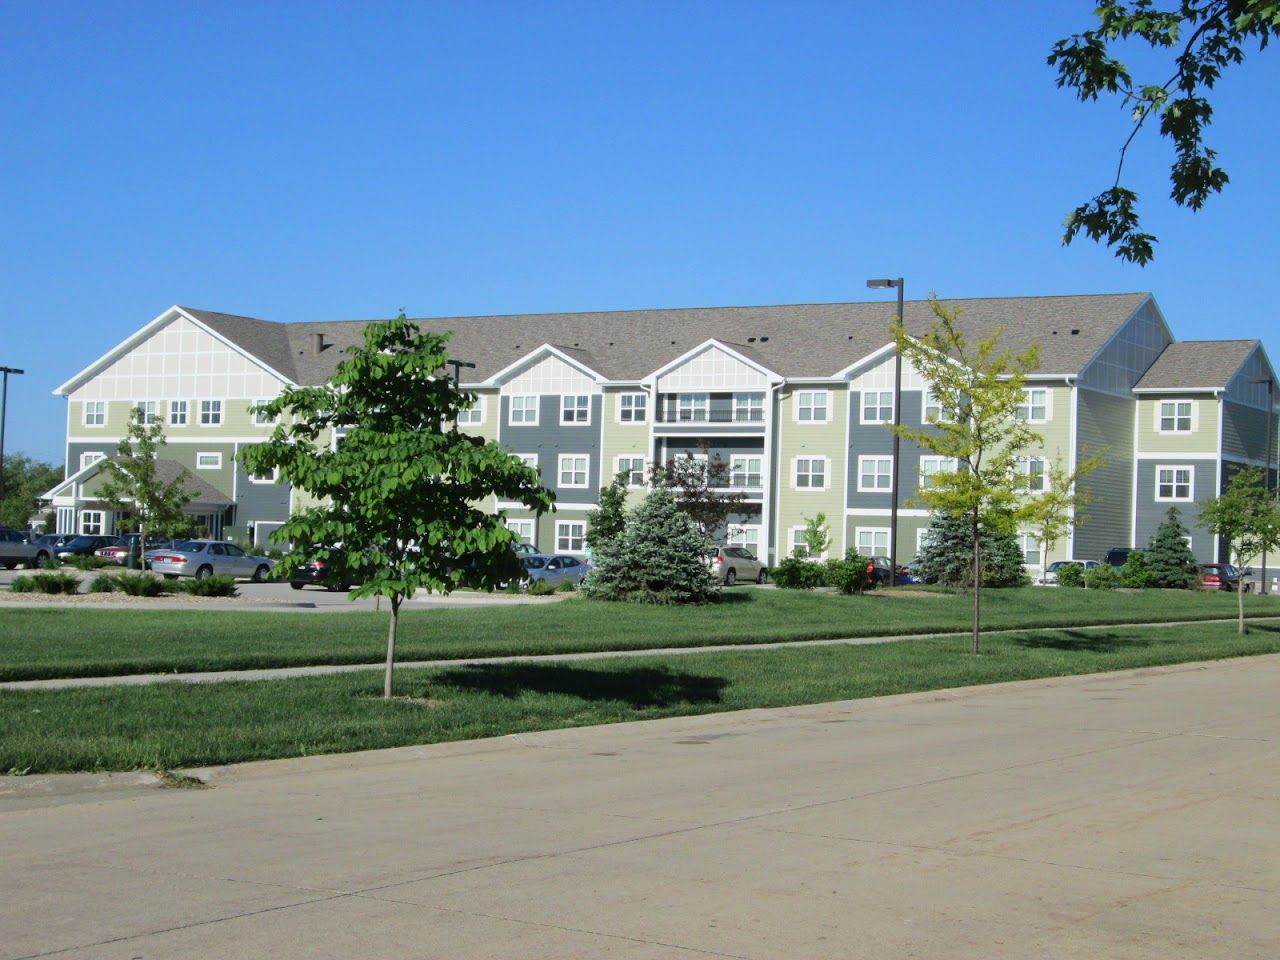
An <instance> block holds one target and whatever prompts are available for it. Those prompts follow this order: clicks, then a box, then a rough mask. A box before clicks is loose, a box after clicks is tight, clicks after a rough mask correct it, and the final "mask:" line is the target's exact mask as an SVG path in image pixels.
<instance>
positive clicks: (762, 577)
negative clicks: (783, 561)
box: [756, 567, 769, 583]
mask: <svg viewBox="0 0 1280 960" xmlns="http://www.w3.org/2000/svg"><path fill="white" fill-rule="evenodd" d="M768 579H769V574H768V572H767V571H766V570H765V569H764V568H763V567H761V568H760V572H759V573H757V574H756V583H764V582H765V581H766V580H768Z"/></svg>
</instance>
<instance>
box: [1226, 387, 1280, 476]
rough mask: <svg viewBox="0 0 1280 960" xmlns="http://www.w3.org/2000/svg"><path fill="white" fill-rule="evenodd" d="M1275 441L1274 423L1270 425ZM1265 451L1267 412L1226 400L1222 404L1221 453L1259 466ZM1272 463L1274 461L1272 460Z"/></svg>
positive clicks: (1272, 437)
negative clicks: (1250, 461)
mask: <svg viewBox="0 0 1280 960" xmlns="http://www.w3.org/2000/svg"><path fill="white" fill-rule="evenodd" d="M1271 429H1272V434H1271V439H1272V440H1273V441H1274V440H1275V432H1274V431H1275V421H1274V420H1273V421H1272V424H1271ZM1266 450H1267V412H1266V411H1265V410H1259V409H1258V408H1256V407H1249V406H1245V405H1244V404H1242V403H1234V402H1232V401H1230V400H1226V401H1224V402H1223V404H1222V452H1223V454H1224V455H1225V456H1228V457H1238V458H1240V459H1241V460H1255V461H1257V462H1258V463H1259V464H1261V462H1262V460H1263V459H1264V458H1265V457H1266ZM1272 462H1273V463H1274V462H1275V461H1274V459H1273V460H1272Z"/></svg>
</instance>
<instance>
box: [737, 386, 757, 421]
mask: <svg viewBox="0 0 1280 960" xmlns="http://www.w3.org/2000/svg"><path fill="white" fill-rule="evenodd" d="M733 420H734V422H735V423H760V422H761V421H763V420H764V394H763V393H735V394H734V395H733Z"/></svg>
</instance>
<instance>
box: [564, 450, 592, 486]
mask: <svg viewBox="0 0 1280 960" xmlns="http://www.w3.org/2000/svg"><path fill="white" fill-rule="evenodd" d="M590 462H591V458H590V457H587V456H578V455H577V454H563V453H562V454H561V455H560V470H559V473H560V486H562V487H585V486H586V485H587V471H588V469H589V466H588V464H589V463H590Z"/></svg>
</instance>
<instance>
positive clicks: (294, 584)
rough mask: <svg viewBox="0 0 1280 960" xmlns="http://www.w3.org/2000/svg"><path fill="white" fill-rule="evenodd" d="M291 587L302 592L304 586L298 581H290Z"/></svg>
mask: <svg viewBox="0 0 1280 960" xmlns="http://www.w3.org/2000/svg"><path fill="white" fill-rule="evenodd" d="M289 586H291V587H292V588H293V589H294V590H301V589H302V586H303V585H302V584H301V583H299V582H298V581H297V580H290V581H289Z"/></svg>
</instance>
